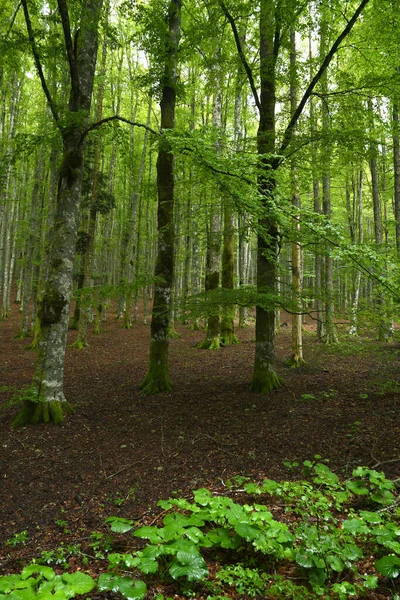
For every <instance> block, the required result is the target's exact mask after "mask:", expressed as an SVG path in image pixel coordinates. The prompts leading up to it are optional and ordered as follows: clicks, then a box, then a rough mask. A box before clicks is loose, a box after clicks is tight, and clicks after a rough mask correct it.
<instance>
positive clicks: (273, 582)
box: [107, 461, 400, 599]
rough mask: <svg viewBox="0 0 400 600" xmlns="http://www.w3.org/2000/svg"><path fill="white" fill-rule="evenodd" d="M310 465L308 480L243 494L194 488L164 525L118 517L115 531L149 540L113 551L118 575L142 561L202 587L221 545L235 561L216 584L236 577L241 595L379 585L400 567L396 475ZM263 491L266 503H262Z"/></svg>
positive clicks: (172, 507)
mask: <svg viewBox="0 0 400 600" xmlns="http://www.w3.org/2000/svg"><path fill="white" fill-rule="evenodd" d="M302 469H303V474H304V475H305V476H306V477H305V478H304V479H303V480H300V481H283V482H278V481H274V480H270V479H266V480H265V481H264V482H262V483H261V484H256V483H252V482H248V483H246V484H245V485H244V488H243V489H242V492H241V494H242V497H241V502H240V503H239V502H235V501H234V500H233V499H232V498H231V497H229V495H225V496H223V495H221V496H216V495H213V494H212V493H211V492H210V491H209V490H207V489H205V488H202V489H199V490H196V491H195V492H194V500H193V501H192V502H190V501H188V500H186V499H184V498H173V499H169V500H162V501H160V502H159V503H158V504H159V506H160V507H161V508H162V509H163V510H164V511H166V512H167V514H166V515H165V516H164V517H163V519H162V525H161V526H160V525H158V526H156V525H151V526H143V527H140V528H139V529H134V526H133V522H132V521H131V520H129V519H123V518H117V517H115V518H114V517H110V518H109V519H108V520H107V521H108V523H109V524H110V525H111V529H112V530H113V531H114V532H117V533H127V532H131V534H132V535H133V536H134V537H138V538H142V539H144V540H146V541H147V543H146V546H145V547H144V549H142V550H139V551H136V552H132V553H126V554H118V553H115V554H111V555H109V557H108V558H109V561H110V566H109V569H110V571H111V573H113V575H112V577H118V576H119V575H118V574H119V573H121V572H126V571H131V572H133V571H135V570H137V571H139V572H141V573H142V574H144V575H146V576H152V577H157V578H159V579H161V580H168V579H169V580H177V579H182V580H186V582H189V584H190V583H191V582H192V584H193V585H194V586H195V582H204V581H205V580H207V578H208V577H209V570H208V566H207V562H206V559H205V557H209V556H210V553H211V556H212V555H213V554H212V553H214V554H215V555H218V557H221V554H222V555H224V554H225V555H226V557H230V560H231V561H232V564H231V563H230V564H229V565H228V566H224V567H223V568H221V569H220V570H219V572H217V575H216V579H217V580H216V581H213V582H212V587H213V589H216V588H218V587H219V588H221V589H222V590H223V589H224V586H226V585H229V586H230V587H231V588H232V587H233V588H234V589H235V591H236V593H237V594H239V596H240V595H242V594H243V595H244V594H246V595H247V596H251V597H256V596H262V597H266V598H267V597H268V596H269V595H270V597H272V596H273V595H274V594H277V593H279V594H280V595H281V597H282V598H284V597H290V598H292V597H293V598H295V597H299V598H300V597H302V598H306V597H308V596H307V595H306V593H307V594H309V597H318V596H324V597H332V598H340V599H342V598H348V597H350V596H359V595H362V594H363V593H364V592H366V591H367V590H370V589H375V588H377V587H378V584H379V578H380V576H381V577H382V576H383V577H386V578H391V579H393V580H394V579H395V578H396V577H397V576H398V575H399V571H400V524H399V516H400V511H399V508H398V500H397V496H396V490H395V484H394V483H393V482H392V481H390V480H388V479H387V478H386V477H385V476H384V474H383V473H379V472H377V471H375V470H373V469H368V468H365V467H358V468H357V469H355V470H354V471H353V474H352V478H351V479H349V480H347V481H341V480H340V479H339V477H338V476H337V475H336V474H335V473H333V472H332V471H331V470H330V469H329V467H328V466H327V465H326V464H324V463H323V462H315V461H305V462H304V463H303V465H302ZM229 493H232V489H231V490H230V492H229ZM257 497H262V498H263V499H264V498H265V503H264V504H259V503H257V502H255V499H256V498H257ZM277 502H279V504H280V505H281V506H283V512H282V510H280V511H279V518H277V517H275V516H274V514H273V512H272V511H271V509H269V508H268V505H272V506H276V504H277ZM371 553H373V554H374V557H375V562H374V565H373V568H372V569H371V570H370V571H368V572H366V570H365V568H364V566H363V565H364V562H365V561H364V557H366V556H367V555H370V554H371ZM232 557H234V558H232ZM363 561H364V562H363ZM223 562H226V558H225V559H224V561H223ZM279 565H290V569H289V570H293V569H294V570H295V572H296V574H297V577H299V578H300V580H302V585H301V586H296V585H295V584H294V583H292V582H291V581H288V580H287V581H284V580H282V579H280V578H276V576H275V573H276V570H277V569H278V568H279ZM206 585H208V586H209V585H210V584H209V582H208V583H206ZM186 586H187V583H186ZM189 587H190V585H189ZM289 587H290V591H289ZM295 588H298V589H297V591H296V589H295ZM301 588H304V589H303V590H302V589H301ZM278 589H279V590H281V591H280V592H278ZM285 590H286V591H285ZM285 594H287V595H285ZM296 594H297V595H296ZM301 594H303V595H302V596H301ZM310 594H311V595H310ZM143 597H144V596H143ZM210 598H211V596H210Z"/></svg>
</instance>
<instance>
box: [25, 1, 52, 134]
mask: <svg viewBox="0 0 400 600" xmlns="http://www.w3.org/2000/svg"><path fill="white" fill-rule="evenodd" d="M21 2H22V7H23V9H24V16H25V22H26V29H27V31H28V38H29V43H30V45H31V48H32V54H33V58H34V60H35V66H36V70H37V72H38V75H39V79H40V82H41V84H42V88H43V91H44V94H45V96H46V99H47V103H48V105H49V108H50V111H51V114H52V115H53V118H54V120H55V122H56V124H57V125H58V127H60V117H59V115H58V112H57V108H56V104H55V102H54V100H53V98H52V97H51V94H50V90H49V88H48V87H47V82H46V79H45V76H44V74H43V69H42V64H41V62H40V56H39V52H38V48H37V45H36V40H35V36H34V34H33V29H32V21H31V18H30V16H29V11H28V5H27V0H21Z"/></svg>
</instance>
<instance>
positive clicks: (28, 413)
mask: <svg viewBox="0 0 400 600" xmlns="http://www.w3.org/2000/svg"><path fill="white" fill-rule="evenodd" d="M72 412H73V410H72V407H71V405H70V404H69V403H68V402H66V401H62V402H61V401H57V400H51V401H49V402H47V401H45V400H42V401H40V400H39V402H32V401H31V400H25V402H24V405H23V407H22V409H21V410H20V412H19V413H18V415H17V416H16V418H15V419H14V421H13V422H12V427H15V428H16V427H23V426H24V425H36V424H37V423H54V424H55V425H60V423H62V421H63V419H64V415H66V414H69V413H72Z"/></svg>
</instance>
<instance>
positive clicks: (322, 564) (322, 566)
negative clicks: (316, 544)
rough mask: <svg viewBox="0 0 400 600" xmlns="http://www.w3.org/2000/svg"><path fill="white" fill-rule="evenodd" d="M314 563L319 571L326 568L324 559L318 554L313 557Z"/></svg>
mask: <svg viewBox="0 0 400 600" xmlns="http://www.w3.org/2000/svg"><path fill="white" fill-rule="evenodd" d="M313 563H314V565H315V566H316V567H317V569H325V568H326V565H325V561H324V559H323V558H322V557H321V556H318V555H317V554H314V555H313Z"/></svg>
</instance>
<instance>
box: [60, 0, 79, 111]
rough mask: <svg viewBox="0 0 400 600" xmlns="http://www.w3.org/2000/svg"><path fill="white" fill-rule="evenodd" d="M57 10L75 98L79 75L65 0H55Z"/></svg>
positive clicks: (77, 91)
mask: <svg viewBox="0 0 400 600" xmlns="http://www.w3.org/2000/svg"><path fill="white" fill-rule="evenodd" d="M57 4H58V10H59V11H60V16H61V23H62V27H63V32H64V40H65V48H66V50H67V58H68V64H69V72H70V75H71V88H72V97H73V99H76V98H77V97H78V94H79V75H78V65H77V62H76V56H75V50H74V44H73V42H72V36H71V25H70V22H69V14H68V7H67V5H66V2H65V0H57Z"/></svg>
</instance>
